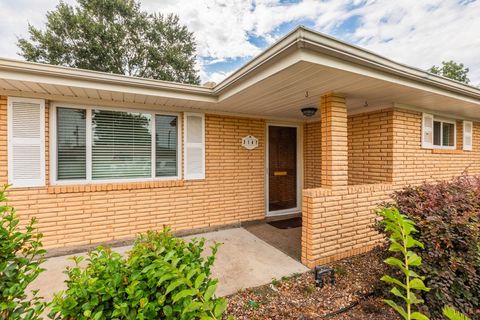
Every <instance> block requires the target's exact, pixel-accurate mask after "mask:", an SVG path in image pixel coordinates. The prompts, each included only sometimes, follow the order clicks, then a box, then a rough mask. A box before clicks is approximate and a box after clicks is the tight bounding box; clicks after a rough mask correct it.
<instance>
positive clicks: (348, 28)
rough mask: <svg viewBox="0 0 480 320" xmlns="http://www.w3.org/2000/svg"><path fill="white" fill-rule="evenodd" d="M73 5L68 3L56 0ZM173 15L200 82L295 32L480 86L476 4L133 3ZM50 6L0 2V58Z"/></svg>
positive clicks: (51, 0) (40, 0) (51, 1)
mask: <svg viewBox="0 0 480 320" xmlns="http://www.w3.org/2000/svg"><path fill="white" fill-rule="evenodd" d="M64 1H66V2H68V3H74V2H75V0H64ZM140 2H141V4H142V8H143V9H144V10H147V11H149V12H161V13H175V14H177V15H178V16H179V17H180V20H181V22H182V23H183V24H185V25H186V26H187V27H188V28H189V29H190V30H191V31H193V32H194V33H195V37H196V41H197V44H198V47H197V49H198V63H197V68H198V70H199V72H200V75H201V78H202V81H215V82H219V81H221V80H222V79H224V78H225V77H226V76H228V74H230V73H231V72H232V71H234V70H236V69H237V68H239V67H240V66H241V65H243V64H244V63H246V62H247V61H248V60H250V59H251V58H252V57H254V56H255V55H257V54H259V53H260V52H261V51H262V50H263V49H265V48H266V47H268V46H270V45H271V44H272V43H274V42H275V41H276V40H278V39H279V38H280V37H282V36H283V35H285V34H286V33H288V32H290V31H291V30H293V29H294V28H295V27H297V26H298V25H304V26H307V27H310V28H312V29H314V30H317V31H320V32H323V33H326V34H329V35H332V36H334V37H337V38H339V39H341V40H344V41H347V42H349V43H353V44H356V45H359V46H361V47H364V48H366V49H369V50H371V51H373V52H376V53H378V54H381V55H383V56H386V57H388V58H390V59H392V60H396V61H398V62H402V63H405V64H408V65H412V66H415V67H418V68H421V69H428V68H429V67H431V66H432V65H434V64H436V65H439V64H440V63H441V61H443V60H455V61H458V62H463V63H464V64H465V65H467V66H468V67H469V68H470V70H471V71H470V78H471V80H472V84H473V85H480V58H479V57H480V37H479V36H478V30H480V19H479V18H478V17H480V0H140ZM57 3H58V0H36V1H29V0H15V1H11V0H0V38H1V39H2V41H1V42H0V56H2V57H10V58H19V57H18V56H17V54H16V53H17V51H18V50H17V48H16V37H17V36H20V35H26V34H27V30H26V29H27V21H28V22H30V23H32V24H33V25H35V26H39V27H41V26H42V25H43V24H44V22H45V18H44V17H45V13H46V11H47V10H52V9H54V8H55V6H56V5H57Z"/></svg>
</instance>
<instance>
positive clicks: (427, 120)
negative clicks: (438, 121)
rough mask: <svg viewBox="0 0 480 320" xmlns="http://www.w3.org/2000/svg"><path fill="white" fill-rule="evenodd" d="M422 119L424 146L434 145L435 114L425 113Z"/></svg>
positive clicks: (430, 146)
mask: <svg viewBox="0 0 480 320" xmlns="http://www.w3.org/2000/svg"><path fill="white" fill-rule="evenodd" d="M422 118H423V121H422V147H423V148H432V147H433V115H431V114H428V113H424V114H423V117H422Z"/></svg>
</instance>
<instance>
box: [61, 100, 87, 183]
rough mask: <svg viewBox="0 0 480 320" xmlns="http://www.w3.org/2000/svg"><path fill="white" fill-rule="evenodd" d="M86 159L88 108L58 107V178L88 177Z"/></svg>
mask: <svg viewBox="0 0 480 320" xmlns="http://www.w3.org/2000/svg"><path fill="white" fill-rule="evenodd" d="M86 159H87V148H86V110H84V109H71V108H57V179H58V180H74V179H86V177H87V174H86V172H87V170H86V167H87V161H86Z"/></svg>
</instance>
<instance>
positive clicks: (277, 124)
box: [265, 122, 303, 217]
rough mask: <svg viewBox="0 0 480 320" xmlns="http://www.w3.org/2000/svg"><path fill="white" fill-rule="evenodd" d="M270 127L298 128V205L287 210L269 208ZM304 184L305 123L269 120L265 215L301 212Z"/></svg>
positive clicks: (266, 142)
mask: <svg viewBox="0 0 480 320" xmlns="http://www.w3.org/2000/svg"><path fill="white" fill-rule="evenodd" d="M269 127H291V128H296V129H297V206H296V207H295V208H291V209H286V210H277V211H270V210H269V208H268V207H269V174H268V173H269V167H270V162H269V154H268V147H269V136H268V131H269V130H268V128H269ZM302 186H303V125H302V124H297V123H282V122H267V125H266V126H265V216H267V217H274V216H280V215H287V214H292V213H299V212H301V211H302Z"/></svg>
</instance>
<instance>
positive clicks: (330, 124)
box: [320, 94, 348, 187]
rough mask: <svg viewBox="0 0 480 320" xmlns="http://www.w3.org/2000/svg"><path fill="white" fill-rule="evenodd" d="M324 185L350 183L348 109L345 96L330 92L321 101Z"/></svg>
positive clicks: (331, 185)
mask: <svg viewBox="0 0 480 320" xmlns="http://www.w3.org/2000/svg"><path fill="white" fill-rule="evenodd" d="M320 117H321V120H320V121H321V123H322V125H321V132H322V133H321V135H322V187H340V186H346V185H347V184H348V138H347V109H346V105H345V97H343V96H340V95H334V94H328V95H325V96H322V97H321V101H320Z"/></svg>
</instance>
